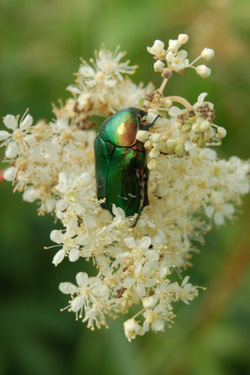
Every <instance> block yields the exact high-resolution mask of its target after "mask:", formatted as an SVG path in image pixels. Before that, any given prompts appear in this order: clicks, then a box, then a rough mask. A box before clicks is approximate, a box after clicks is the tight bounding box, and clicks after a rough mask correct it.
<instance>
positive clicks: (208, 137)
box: [204, 128, 215, 141]
mask: <svg viewBox="0 0 250 375" xmlns="http://www.w3.org/2000/svg"><path fill="white" fill-rule="evenodd" d="M214 135H215V131H214V129H213V128H210V129H208V130H207V131H206V132H205V133H204V139H205V141H210V140H211V139H212V138H213V137H214Z"/></svg>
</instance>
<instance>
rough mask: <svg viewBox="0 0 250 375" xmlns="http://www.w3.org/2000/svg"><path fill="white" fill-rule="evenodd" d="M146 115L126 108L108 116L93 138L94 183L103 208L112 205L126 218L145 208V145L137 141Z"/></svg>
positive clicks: (108, 207) (146, 177) (146, 203)
mask: <svg viewBox="0 0 250 375" xmlns="http://www.w3.org/2000/svg"><path fill="white" fill-rule="evenodd" d="M145 114H146V113H145V112H143V111H141V110H139V109H137V108H127V109H124V110H122V111H119V112H117V113H115V114H114V115H112V116H111V117H109V118H108V119H107V120H106V121H105V122H104V123H103V125H102V127H101V129H100V131H99V134H98V135H97V137H96V139H95V159H96V183H97V197H98V199H103V198H105V202H104V203H103V204H102V207H103V208H105V209H108V210H109V211H110V212H111V213H112V205H113V204H115V205H116V206H117V207H121V208H122V209H123V210H124V212H125V215H126V216H130V215H134V214H135V213H138V214H140V213H141V211H142V209H143V207H145V206H146V205H148V194H147V181H148V174H149V171H148V168H147V165H146V154H145V150H144V146H143V144H142V143H141V142H139V141H137V140H136V133H137V131H138V130H139V129H140V127H141V117H142V116H145Z"/></svg>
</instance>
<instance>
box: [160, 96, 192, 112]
mask: <svg viewBox="0 0 250 375" xmlns="http://www.w3.org/2000/svg"><path fill="white" fill-rule="evenodd" d="M166 99H169V100H171V101H172V102H176V103H181V104H182V105H183V106H184V107H186V108H187V109H188V110H191V109H193V107H192V105H191V104H190V103H189V102H188V101H187V100H186V99H184V98H182V97H181V96H166Z"/></svg>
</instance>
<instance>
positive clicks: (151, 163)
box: [148, 159, 157, 170]
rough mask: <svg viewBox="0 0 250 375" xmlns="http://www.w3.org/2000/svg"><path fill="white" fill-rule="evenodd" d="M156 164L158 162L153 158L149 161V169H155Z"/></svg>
mask: <svg viewBox="0 0 250 375" xmlns="http://www.w3.org/2000/svg"><path fill="white" fill-rule="evenodd" d="M156 166H157V163H156V161H155V159H152V160H150V161H149V162H148V169H149V170H152V169H155V168H156Z"/></svg>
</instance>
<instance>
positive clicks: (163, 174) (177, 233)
mask: <svg viewBox="0 0 250 375" xmlns="http://www.w3.org/2000/svg"><path fill="white" fill-rule="evenodd" d="M188 40H189V38H188V35H187V34H179V35H178V37H177V39H170V40H169V41H168V42H167V43H164V42H163V41H161V40H158V39H157V40H156V41H155V42H154V43H153V45H152V47H148V48H147V50H148V52H149V54H150V55H152V57H153V59H154V71H155V72H156V73H157V74H161V76H162V78H163V80H162V84H161V86H160V87H159V88H155V87H153V85H152V84H148V85H146V86H143V85H142V84H140V85H136V84H135V83H134V82H133V81H132V79H131V75H132V74H133V73H134V72H135V69H136V66H135V65H132V66H131V65H130V64H129V61H124V60H123V58H124V55H125V54H124V53H123V52H121V51H120V49H119V48H117V49H116V50H115V52H114V53H113V52H111V51H109V50H107V49H106V48H105V47H102V48H101V49H100V51H99V52H96V53H95V57H94V59H91V60H90V62H85V61H82V64H81V66H80V68H79V71H78V73H77V79H76V82H75V83H74V84H73V85H70V86H69V87H68V90H69V91H70V92H71V93H72V95H73V97H71V98H70V99H68V100H67V101H66V103H65V104H64V105H63V104H62V105H61V106H60V107H59V108H57V107H54V108H53V112H54V115H55V118H54V119H53V120H52V121H50V122H46V121H38V122H37V123H34V124H33V119H32V116H31V115H30V114H28V113H27V112H25V114H24V116H23V117H22V118H21V119H20V120H19V116H16V117H15V116H13V115H7V116H6V117H5V118H4V120H3V123H4V125H5V127H6V130H1V131H0V141H1V142H2V145H3V146H6V151H5V161H6V162H8V163H9V164H10V166H9V168H8V169H6V170H5V172H4V178H5V179H6V180H8V181H12V183H13V186H14V190H18V191H21V192H22V193H23V199H24V200H25V201H27V202H33V201H37V202H38V203H39V211H38V213H39V214H44V213H46V212H51V213H52V214H53V215H54V216H55V217H56V218H57V219H58V220H59V221H60V222H61V229H60V230H58V229H52V230H51V233H50V240H51V241H52V243H53V245H52V246H51V247H47V248H51V249H53V250H51V251H54V252H53V257H52V263H53V264H54V265H56V266H57V265H58V266H60V264H61V263H62V262H68V261H69V262H76V261H78V260H80V259H81V261H82V263H81V264H83V261H88V262H91V263H92V265H93V273H92V275H93V276H90V275H88V274H87V273H86V272H84V266H82V267H83V269H82V272H79V273H78V274H77V275H76V283H75V284H73V283H71V282H68V281H63V282H62V283H61V284H60V285H59V289H60V291H61V292H62V293H63V294H66V295H70V300H69V302H67V304H66V306H65V308H64V309H67V310H68V311H70V312H74V314H75V317H76V319H77V320H79V319H80V320H82V322H86V323H87V326H88V327H89V328H90V329H94V328H95V327H96V328H100V327H102V326H105V327H107V317H112V318H116V317H118V316H120V315H126V316H127V320H126V321H125V322H124V324H123V326H124V331H125V335H126V337H127V338H128V340H129V341H131V340H132V339H134V338H136V336H138V335H143V334H145V333H146V332H148V331H149V330H152V331H154V332H158V331H164V330H165V329H166V327H167V326H169V325H171V324H172V323H173V321H174V319H175V314H174V304H175V303H176V302H177V301H182V302H183V303H185V304H189V303H190V302H191V301H192V300H193V299H194V298H195V297H197V295H198V289H199V288H198V286H196V285H193V284H192V282H191V280H190V278H189V276H188V275H186V269H187V267H188V266H189V265H190V258H191V253H192V252H193V250H194V248H195V245H194V241H195V243H197V241H198V242H201V243H202V242H203V241H204V235H205V234H206V232H207V231H208V230H210V229H211V226H212V224H215V225H217V226H220V225H223V224H225V223H226V220H227V219H233V218H234V216H235V212H236V209H235V207H236V206H237V205H239V204H240V202H241V196H242V195H244V194H246V193H247V192H248V191H249V181H248V178H247V175H248V173H249V164H248V163H247V162H244V161H241V160H240V159H239V158H237V157H232V158H230V160H229V161H226V160H223V159H222V160H220V159H218V156H217V153H216V151H215V150H214V149H212V148H211V147H212V146H218V145H220V144H221V140H222V139H223V138H224V137H225V136H226V129H224V127H222V126H219V125H217V124H216V123H215V109H214V105H213V103H211V102H208V101H206V97H207V93H197V101H196V102H195V103H190V102H189V101H188V100H187V99H185V98H183V97H181V96H178V95H171V96H165V94H164V91H166V85H167V82H168V80H169V79H170V78H172V77H174V74H182V75H183V73H184V72H185V70H186V69H187V68H191V69H194V70H195V71H196V73H197V74H198V75H200V76H201V77H202V78H206V77H208V76H209V75H210V73H211V70H210V68H208V67H207V66H206V65H203V64H201V65H198V66H196V65H195V64H196V62H197V61H198V60H199V59H201V58H203V59H205V60H207V61H209V60H210V59H211V58H212V57H213V56H214V51H213V50H212V49H211V48H205V49H203V51H202V52H201V55H200V56H198V57H197V58H195V59H194V60H193V61H192V62H191V63H190V58H189V57H188V52H187V51H186V50H184V49H183V45H184V44H186V43H187V42H188ZM128 107H132V108H137V109H140V110H141V112H140V113H141V114H144V116H142V117H143V118H140V120H139V121H140V125H141V126H140V130H138V131H137V133H136V140H137V141H136V142H137V143H136V144H137V145H138V144H140V152H145V153H146V154H147V168H148V170H149V171H150V173H149V175H148V179H149V180H148V181H147V185H144V186H147V191H146V190H144V191H143V192H142V189H141V185H139V190H140V189H141V190H140V192H139V194H138V196H136V198H137V199H138V200H139V201H140V200H141V199H142V198H141V197H142V196H143V194H148V200H149V205H146V204H145V207H144V209H143V211H142V212H140V214H141V215H139V216H138V214H139V212H136V213H135V215H131V216H126V212H125V211H124V210H123V209H122V207H119V206H116V205H115V204H114V203H113V204H112V209H110V211H111V212H109V211H108V210H106V209H104V208H103V205H104V204H105V201H106V199H110V197H109V196H108V195H107V196H106V197H104V198H102V199H98V196H97V193H96V191H97V187H96V176H95V151H94V140H95V137H96V131H95V130H94V129H93V128H94V126H95V123H94V121H93V117H92V116H93V115H98V116H102V117H103V118H107V117H108V116H110V115H111V114H113V113H114V112H117V111H119V110H122V109H125V108H128ZM143 127H144V129H143ZM131 150H132V147H131ZM144 168H145V170H147V169H146V166H145V167H144ZM135 172H136V173H135V177H136V178H138V175H139V173H140V171H139V170H136V171H135ZM129 177H130V176H129ZM126 178H127V176H126ZM126 178H125V179H124V182H123V183H124V184H126V182H127V181H126ZM146 180H147V178H145V176H144V182H145V181H146ZM117 183H120V181H117ZM123 198H124V199H128V197H123ZM135 224H136V225H135ZM48 238H49V235H48ZM47 242H49V239H48V241H47ZM55 248H56V250H54V249H55ZM184 270H185V273H184ZM132 306H133V307H135V306H137V307H138V309H137V312H136V313H135V314H134V315H132V313H130V308H131V307H132Z"/></svg>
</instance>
